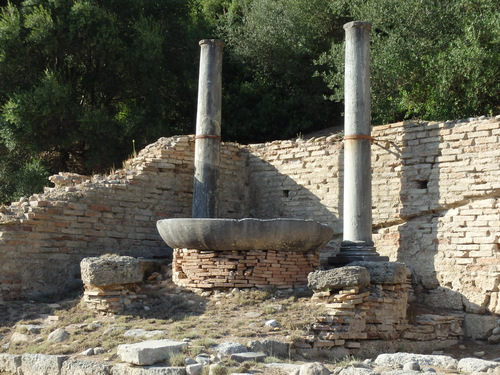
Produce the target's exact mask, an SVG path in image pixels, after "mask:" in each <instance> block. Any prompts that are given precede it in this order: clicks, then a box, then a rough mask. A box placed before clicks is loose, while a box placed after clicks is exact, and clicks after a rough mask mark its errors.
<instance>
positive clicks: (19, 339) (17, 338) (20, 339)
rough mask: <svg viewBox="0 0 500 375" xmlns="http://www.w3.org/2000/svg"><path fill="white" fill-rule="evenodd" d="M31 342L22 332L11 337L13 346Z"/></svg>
mask: <svg viewBox="0 0 500 375" xmlns="http://www.w3.org/2000/svg"><path fill="white" fill-rule="evenodd" d="M28 341H30V338H29V336H28V335H26V334H24V333H20V332H14V333H13V334H12V336H10V342H11V343H12V344H20V343H23V342H28Z"/></svg>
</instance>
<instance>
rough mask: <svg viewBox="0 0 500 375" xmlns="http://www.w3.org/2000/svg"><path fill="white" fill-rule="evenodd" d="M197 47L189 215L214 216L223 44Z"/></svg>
mask: <svg viewBox="0 0 500 375" xmlns="http://www.w3.org/2000/svg"><path fill="white" fill-rule="evenodd" d="M200 47H201V54H200V73H199V83H198V109H197V112H196V136H195V155H194V185H193V214H192V216H193V217H194V218H213V217H215V216H216V215H217V200H218V197H217V183H218V178H219V150H220V141H221V99H222V49H223V48H224V43H223V42H222V41H220V40H216V39H203V40H201V41H200Z"/></svg>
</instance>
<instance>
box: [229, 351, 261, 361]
mask: <svg viewBox="0 0 500 375" xmlns="http://www.w3.org/2000/svg"><path fill="white" fill-rule="evenodd" d="M266 357H267V355H265V354H264V353H255V352H246V353H234V354H231V359H232V360H233V361H236V362H240V363H243V362H248V361H255V362H263V361H264V359H265V358H266Z"/></svg>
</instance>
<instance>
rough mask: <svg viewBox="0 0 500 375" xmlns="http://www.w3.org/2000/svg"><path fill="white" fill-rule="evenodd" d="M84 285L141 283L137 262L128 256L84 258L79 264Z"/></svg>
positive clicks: (140, 273)
mask: <svg viewBox="0 0 500 375" xmlns="http://www.w3.org/2000/svg"><path fill="white" fill-rule="evenodd" d="M80 269H81V272H82V280H83V283H84V284H87V285H89V284H90V285H96V286H106V285H116V284H131V283H138V282H141V281H142V277H143V275H142V271H141V267H140V262H139V260H137V259H135V258H132V257H129V256H102V257H91V258H84V259H83V260H82V261H81V262H80Z"/></svg>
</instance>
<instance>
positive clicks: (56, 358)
mask: <svg viewBox="0 0 500 375" xmlns="http://www.w3.org/2000/svg"><path fill="white" fill-rule="evenodd" d="M67 358H68V357H67V356H65V355H45V354H23V355H22V364H21V371H22V374H23V375H54V374H59V373H60V371H61V367H62V365H63V362H64V361H65V360H66V359H67Z"/></svg>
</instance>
